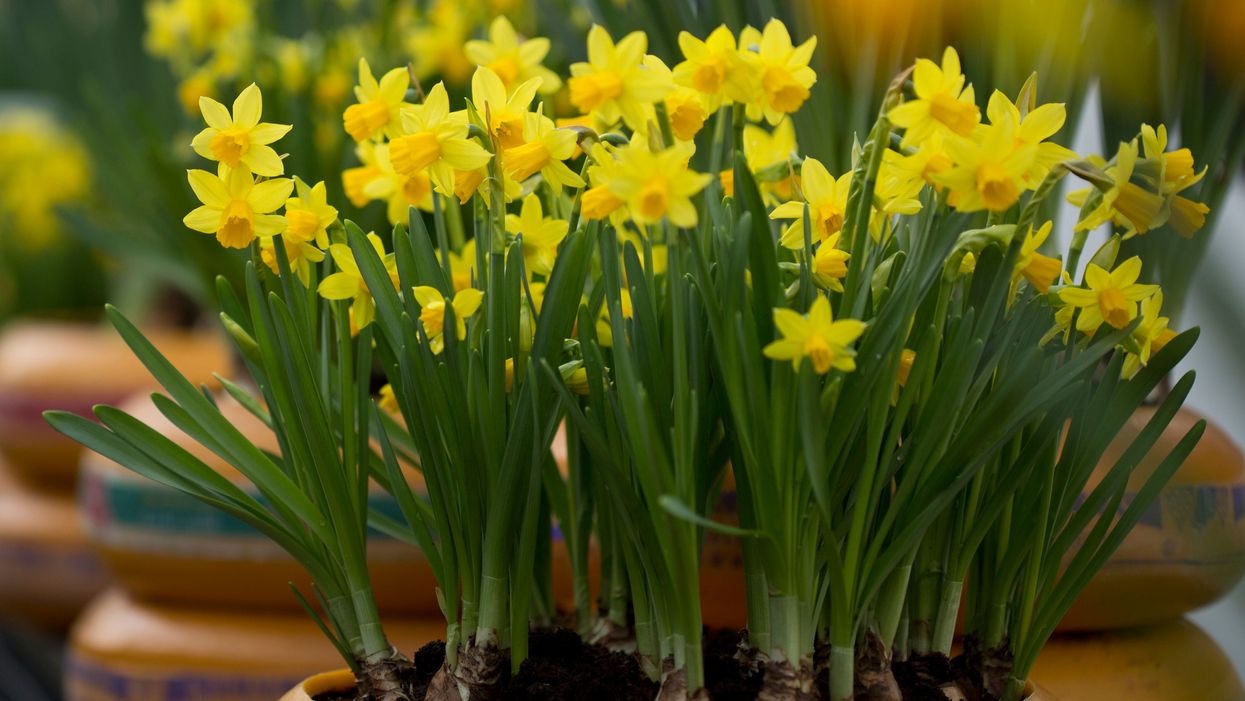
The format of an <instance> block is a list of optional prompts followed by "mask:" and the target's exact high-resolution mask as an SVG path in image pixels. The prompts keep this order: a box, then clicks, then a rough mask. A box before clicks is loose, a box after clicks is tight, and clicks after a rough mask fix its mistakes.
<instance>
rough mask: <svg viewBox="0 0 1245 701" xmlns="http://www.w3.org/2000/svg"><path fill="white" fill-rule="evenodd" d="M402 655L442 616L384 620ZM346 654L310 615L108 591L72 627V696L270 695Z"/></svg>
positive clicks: (258, 699) (440, 627)
mask: <svg viewBox="0 0 1245 701" xmlns="http://www.w3.org/2000/svg"><path fill="white" fill-rule="evenodd" d="M384 623H385V631H386V633H387V634H388V635H389V637H390V640H391V641H392V642H393V644H394V645H396V646H397V647H398V649H400V650H401V651H402V652H404V653H405V654H407V655H410V654H412V653H413V652H414V651H415V650H417V649H419V647H421V646H423V645H424V644H425V643H427V642H429V641H432V640H436V639H443V638H444V637H445V623H444V621H443V620H441V619H432V618H427V619H418V618H415V619H407V618H393V617H390V618H386V619H385V622H384ZM341 664H342V660H341V657H340V656H338V654H337V652H336V651H335V650H334V649H333V646H332V645H331V644H330V643H329V642H328V640H326V639H325V638H324V636H323V635H322V634H321V633H320V630H319V629H318V628H317V627H316V625H315V624H314V623H313V622H312V621H311V619H309V618H308V617H307V616H306V615H305V614H303V613H293V612H290V613H277V612H259V611H228V610H206V609H189V608H179V607H174V606H165V605H157V604H149V603H142V602H139V601H135V600H133V599H131V598H129V597H128V596H126V595H125V594H124V593H123V592H121V591H120V590H117V589H111V590H109V591H107V592H105V593H104V594H102V595H101V596H100V597H99V598H98V599H97V600H96V601H94V602H92V604H91V605H90V606H89V607H88V608H87V610H86V611H85V612H84V613H83V615H82V618H81V619H79V621H78V622H77V623H76V624H75V625H74V628H73V631H72V633H71V635H70V640H69V652H68V657H67V662H66V667H65V698H66V701H186V700H187V699H193V700H194V701H272V699H275V698H279V697H280V696H281V694H283V693H284V692H285V691H286V690H287V689H289V688H290V687H291V686H293V685H294V684H295V683H297V682H298V680H299V679H303V678H305V677H306V676H307V675H309V674H312V673H314V672H315V670H317V669H329V668H332V667H335V666H338V665H341Z"/></svg>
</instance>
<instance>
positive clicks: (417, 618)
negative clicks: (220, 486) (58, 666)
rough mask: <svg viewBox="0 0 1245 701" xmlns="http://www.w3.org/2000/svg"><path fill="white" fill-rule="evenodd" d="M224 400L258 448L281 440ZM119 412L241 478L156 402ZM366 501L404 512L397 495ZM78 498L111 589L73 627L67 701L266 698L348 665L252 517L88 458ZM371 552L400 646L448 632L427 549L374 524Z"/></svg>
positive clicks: (292, 570)
mask: <svg viewBox="0 0 1245 701" xmlns="http://www.w3.org/2000/svg"><path fill="white" fill-rule="evenodd" d="M216 401H217V403H218V405H219V406H220V407H221V411H222V412H223V413H224V414H225V415H226V417H228V418H229V420H230V421H231V422H232V423H233V424H234V425H235V426H237V427H238V429H239V430H241V431H242V432H243V433H244V434H245V435H246V436H247V437H248V438H250V439H251V440H252V441H253V442H254V443H255V444H256V445H258V446H259V447H261V448H263V449H265V450H269V451H275V450H276V449H277V441H276V437H275V436H274V435H273V433H272V432H271V430H270V429H269V428H268V427H267V426H266V425H264V424H263V423H262V422H261V421H260V420H259V419H257V418H256V417H254V416H253V415H252V414H251V413H250V412H248V411H247V410H246V409H245V408H243V407H242V406H241V405H240V404H238V403H236V402H234V401H233V400H232V399H230V398H229V397H228V396H227V395H224V394H221V395H219V396H218V397H217V398H216ZM122 408H123V409H124V410H126V411H127V412H128V413H131V414H133V415H135V416H137V417H138V418H139V419H140V420H142V421H143V422H145V423H148V424H149V425H152V426H153V427H157V428H158V429H160V430H161V432H162V433H164V434H165V435H167V436H169V437H171V438H172V439H173V440H174V441H176V442H177V443H178V444H180V445H181V446H182V447H184V448H186V449H187V450H188V451H190V452H191V453H192V454H194V455H195V456H196V457H198V458H199V459H201V460H203V461H204V462H205V463H206V464H208V465H210V466H212V467H213V468H214V469H217V470H219V471H220V472H221V473H222V474H224V475H225V476H227V477H229V478H231V479H234V480H236V481H238V482H239V484H243V480H242V477H241V475H239V474H238V473H237V472H236V471H234V470H233V469H232V468H231V467H229V466H228V465H226V464H225V463H224V462H223V461H222V460H220V459H219V458H218V457H216V456H215V455H213V454H211V453H210V452H209V451H208V450H207V449H205V448H203V447H202V446H200V445H198V444H197V443H195V442H194V441H192V440H191V439H189V438H188V437H186V436H185V434H183V433H181V432H180V431H179V430H178V429H176V428H175V427H173V426H172V424H171V423H170V422H168V421H167V419H165V418H164V417H163V416H162V415H161V414H160V413H159V412H158V411H157V410H156V409H155V407H154V406H153V405H152V403H151V401H150V400H149V399H148V398H147V397H145V396H138V397H134V398H132V399H131V400H129V401H127V402H125V403H124V404H123V407H122ZM411 479H412V480H413V481H415V480H417V479H418V477H417V475H416V474H415V473H414V472H412V473H411ZM415 486H416V487H418V486H419V485H418V484H415ZM371 498H372V505H373V507H375V508H378V509H381V510H384V511H389V512H391V515H394V516H397V515H398V510H397V505H396V503H394V502H393V501H392V499H391V498H390V497H389V496H388V495H386V494H384V493H382V492H380V491H379V490H377V491H375V492H374V493H373V495H372V497H371ZM79 504H80V510H81V514H82V517H83V518H84V520H85V522H86V524H87V533H88V537H89V539H90V540H91V542H92V543H93V544H94V545H95V546H96V549H97V551H98V553H99V554H100V556H101V558H102V559H103V561H104V564H105V565H106V567H107V569H108V571H109V572H110V573H111V574H112V576H113V578H114V580H115V582H116V584H115V586H114V587H113V588H111V589H110V590H108V591H107V592H105V593H104V594H102V595H101V596H99V597H98V598H97V599H96V600H95V601H93V602H92V603H91V605H90V606H89V607H88V608H87V610H86V612H85V613H84V614H83V616H82V617H81V619H80V620H79V621H78V622H77V623H76V624H75V626H74V628H73V630H72V632H71V635H70V654H69V660H68V665H67V671H66V679H65V692H66V698H67V699H69V701H139V700H140V699H141V701H161V700H164V699H168V700H169V701H172V700H173V699H179V700H180V699H188V698H189V699H195V701H252V700H254V701H261V700H262V701H271V700H272V699H274V698H277V697H278V696H280V694H281V693H282V692H284V691H285V690H286V689H288V688H289V687H290V686H291V685H293V684H294V683H295V682H297V681H298V680H299V679H302V678H303V677H306V676H307V675H308V674H311V673H314V672H316V671H319V670H323V669H328V668H333V667H338V666H340V665H341V664H342V661H341V659H340V657H338V655H337V653H336V651H335V650H334V649H333V647H332V646H331V645H330V643H329V642H328V641H327V640H326V639H325V638H324V636H323V635H322V634H321V633H320V631H319V629H318V628H317V627H316V625H315V623H314V622H313V621H312V620H311V619H310V618H309V617H308V616H307V615H306V613H305V612H304V611H303V609H302V608H301V607H300V605H299V603H298V601H297V599H296V598H295V596H294V594H293V593H292V592H291V591H290V584H291V583H293V584H295V585H296V586H300V587H301V588H302V590H303V591H304V593H305V594H306V595H307V596H308V597H309V598H311V594H310V591H309V590H308V589H307V582H308V578H307V576H306V575H305V574H304V573H303V571H302V569H301V567H300V566H299V565H298V564H297V563H295V562H294V561H293V559H291V558H290V557H289V556H288V555H287V554H286V553H284V552H283V551H282V550H280V549H279V548H278V547H277V546H276V545H275V544H274V543H272V542H271V541H269V540H268V539H267V538H265V537H263V536H262V535H261V534H259V533H258V532H257V531H255V530H253V529H252V528H250V527H249V526H247V525H245V524H243V523H241V522H240V521H237V520H234V519H233V518H232V517H229V516H226V515H224V514H223V513H221V512H219V511H217V510H215V509H213V508H211V507H209V506H206V505H204V504H201V503H200V502H198V501H196V500H194V499H192V498H190V497H188V496H185V495H183V494H181V493H180V492H176V491H174V490H171V489H168V488H166V487H163V486H161V485H158V484H156V483H154V482H151V481H149V480H146V479H144V478H142V477H139V476H138V475H135V474H134V473H132V472H130V471H128V470H126V469H125V468H123V467H122V466H120V465H117V464H116V463H113V462H111V461H109V460H107V459H105V458H102V457H100V456H98V455H93V454H92V455H87V456H86V457H85V458H84V460H83V463H82V475H81V479H80V483H79ZM368 557H369V561H370V564H371V574H372V578H373V582H374V584H375V590H376V595H377V600H378V603H379V605H380V607H381V612H382V615H384V616H386V621H385V625H386V630H387V631H390V632H391V635H390V637H391V638H392V639H393V640H394V642H395V644H397V645H399V646H400V647H401V648H402V649H403V650H405V651H406V652H408V653H410V652H413V651H414V650H415V649H417V648H418V647H420V646H421V645H423V644H424V643H425V642H428V641H429V640H434V639H437V638H440V637H443V635H444V623H443V621H442V619H441V617H440V614H439V610H438V608H437V604H436V596H435V583H434V580H433V578H432V572H431V569H430V568H428V566H427V564H426V562H425V561H424V560H423V559H422V556H420V554H419V552H418V550H416V549H415V548H413V547H411V546H409V545H406V544H402V543H399V542H397V541H394V540H392V539H390V538H387V537H384V536H381V535H379V534H376V533H373V534H372V535H371V537H370V539H369V543H368Z"/></svg>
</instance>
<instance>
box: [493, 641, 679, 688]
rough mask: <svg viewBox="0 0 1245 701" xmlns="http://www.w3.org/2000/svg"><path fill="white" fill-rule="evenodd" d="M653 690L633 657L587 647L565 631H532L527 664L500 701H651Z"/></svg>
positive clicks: (520, 669) (601, 648)
mask: <svg viewBox="0 0 1245 701" xmlns="http://www.w3.org/2000/svg"><path fill="white" fill-rule="evenodd" d="M656 695H657V684H655V683H653V682H651V681H649V680H648V678H647V677H645V676H644V672H643V671H642V670H641V669H640V663H639V662H638V661H636V659H635V658H634V657H632V656H631V655H627V654H625V653H621V652H611V651H609V650H606V649H605V648H603V647H600V646H597V645H587V644H585V643H584V641H583V640H582V639H581V638H580V637H579V635H577V634H576V633H575V632H574V631H571V630H566V629H564V628H554V629H550V630H541V631H533V632H532V635H531V638H530V648H529V654H528V658H527V659H526V660H524V661H523V665H522V666H521V667H519V673H518V674H516V675H515V676H514V678H512V679H511V680H510V685H509V686H508V687H507V689H506V691H505V693H504V694H503V698H505V699H513V700H514V701H579V700H580V699H602V700H604V699H611V700H616V701H651V700H652V698H653V697H654V696H656Z"/></svg>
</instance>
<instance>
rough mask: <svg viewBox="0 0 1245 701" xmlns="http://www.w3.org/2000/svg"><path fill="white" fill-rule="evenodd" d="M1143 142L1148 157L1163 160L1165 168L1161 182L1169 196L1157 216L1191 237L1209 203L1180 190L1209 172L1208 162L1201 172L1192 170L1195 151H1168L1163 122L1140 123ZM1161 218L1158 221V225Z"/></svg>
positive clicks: (1204, 217)
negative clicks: (1185, 194)
mask: <svg viewBox="0 0 1245 701" xmlns="http://www.w3.org/2000/svg"><path fill="white" fill-rule="evenodd" d="M1141 143H1142V146H1143V147H1144V148H1145V154H1146V158H1148V159H1151V160H1155V161H1158V162H1160V163H1161V165H1162V169H1163V176H1162V183H1161V185H1160V186H1159V188H1160V191H1161V193H1162V195H1163V196H1164V198H1165V200H1166V207H1165V208H1164V211H1163V212H1162V213H1160V215H1159V217H1158V218H1157V219H1158V220H1165V221H1166V223H1170V224H1171V225H1172V229H1173V230H1174V231H1175V232H1176V234H1177V235H1179V236H1180V237H1181V238H1189V237H1191V236H1193V234H1195V233H1197V231H1198V230H1199V229H1201V228H1202V227H1203V226H1204V225H1205V224H1206V215H1207V214H1208V213H1209V212H1210V207H1208V206H1206V204H1205V203H1202V202H1196V201H1194V200H1191V199H1189V198H1187V197H1184V196H1182V195H1180V194H1179V193H1181V192H1183V191H1184V190H1187V189H1188V188H1190V187H1193V186H1194V185H1196V184H1197V183H1199V182H1201V180H1202V178H1203V177H1205V175H1206V166H1203V167H1202V170H1201V172H1195V171H1194V170H1193V153H1192V152H1191V151H1189V149H1187V148H1180V149H1176V150H1175V151H1171V152H1168V151H1167V127H1166V126H1164V125H1162V124H1160V125H1159V126H1158V129H1155V128H1154V127H1152V126H1150V125H1149V124H1142V125H1141ZM1160 223H1161V221H1156V223H1155V225H1156V226H1157V225H1159V224H1160Z"/></svg>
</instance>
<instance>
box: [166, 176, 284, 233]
mask: <svg viewBox="0 0 1245 701" xmlns="http://www.w3.org/2000/svg"><path fill="white" fill-rule="evenodd" d="M186 177H187V179H188V180H189V181H190V188H191V189H192V190H194V192H195V196H196V197H198V198H199V201H200V202H202V203H203V205H202V206H200V207H196V208H195V209H194V210H193V211H191V212H190V214H187V215H186V217H185V218H184V219H182V222H183V223H184V224H185V225H186V226H188V227H189V228H191V229H194V230H195V231H199V232H202V233H205V234H216V240H217V241H219V242H220V245H222V246H224V247H225V248H246V247H247V246H249V245H251V242H252V241H254V240H255V237H257V236H275V235H276V234H279V233H281V231H282V230H283V229H284V228H285V217H282V216H280V215H277V214H272V212H275V211H276V210H277V209H279V208H280V207H281V205H283V204H285V200H286V199H287V198H288V197H289V196H290V192H291V191H292V190H293V189H294V183H293V182H292V181H290V180H289V179H288V178H276V179H273V180H265V181H263V182H259V183H257V182H255V180H254V179H253V178H252V177H251V172H250V171H249V170H247V169H246V168H244V167H238V168H229V167H227V166H221V173H220V174H219V175H217V174H213V173H209V172H208V171H206V170H190V171H187V172H186Z"/></svg>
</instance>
